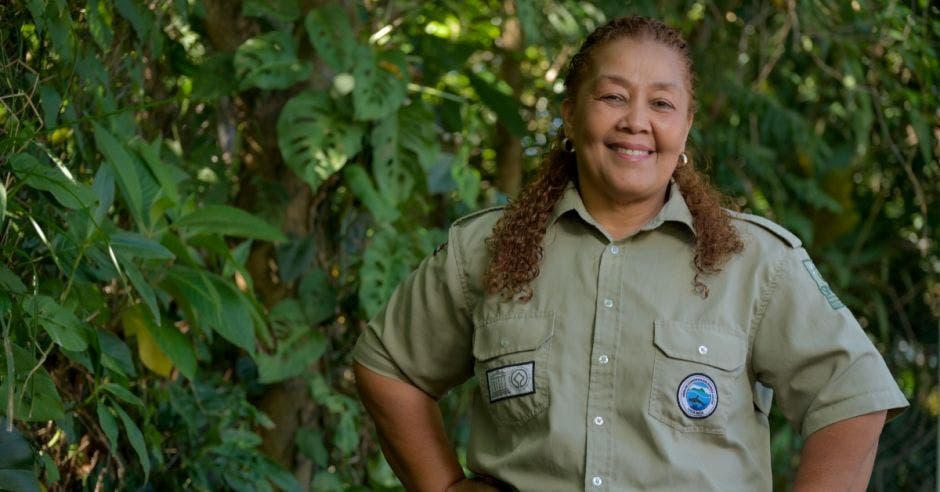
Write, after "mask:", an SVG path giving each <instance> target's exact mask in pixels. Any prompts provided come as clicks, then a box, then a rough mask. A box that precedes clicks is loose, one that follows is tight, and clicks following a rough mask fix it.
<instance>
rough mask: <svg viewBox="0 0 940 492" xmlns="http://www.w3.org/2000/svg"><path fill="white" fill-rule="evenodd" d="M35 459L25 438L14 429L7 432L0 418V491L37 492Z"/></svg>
mask: <svg viewBox="0 0 940 492" xmlns="http://www.w3.org/2000/svg"><path fill="white" fill-rule="evenodd" d="M34 461H35V458H34V455H33V450H32V448H31V447H30V445H29V442H28V441H27V440H26V438H24V437H23V435H22V434H20V432H19V431H18V430H16V428H15V427H14V428H13V431H12V432H8V431H7V420H6V419H5V418H0V490H9V491H12V492H32V491H36V492H38V491H39V490H40V489H39V480H38V479H37V478H36V473H35V471H34V468H33V467H34V465H33V463H34Z"/></svg>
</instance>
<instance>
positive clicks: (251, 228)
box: [175, 205, 287, 241]
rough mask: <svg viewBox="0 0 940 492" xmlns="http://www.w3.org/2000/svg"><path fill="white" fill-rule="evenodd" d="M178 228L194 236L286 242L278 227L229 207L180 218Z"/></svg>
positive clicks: (210, 207)
mask: <svg viewBox="0 0 940 492" xmlns="http://www.w3.org/2000/svg"><path fill="white" fill-rule="evenodd" d="M175 225H176V227H177V228H179V229H182V230H184V231H186V232H189V233H192V234H220V235H224V236H235V237H247V238H252V239H260V240H262V241H286V240H287V237H286V236H285V235H284V233H282V232H281V231H280V230H279V229H278V228H277V227H274V226H272V225H271V224H270V223H268V222H266V221H264V220H262V219H260V218H258V217H255V216H254V215H251V214H250V213H248V212H246V211H244V210H242V209H240V208H237V207H231V206H228V205H206V206H204V207H200V208H197V209H196V210H194V211H193V212H191V213H189V214H188V215H185V216H183V217H180V218H179V220H177V221H176V223H175Z"/></svg>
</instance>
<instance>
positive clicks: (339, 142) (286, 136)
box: [277, 91, 364, 189]
mask: <svg viewBox="0 0 940 492" xmlns="http://www.w3.org/2000/svg"><path fill="white" fill-rule="evenodd" d="M363 133H364V132H363V130H362V127H361V126H360V125H358V124H356V123H351V122H349V121H346V120H345V119H343V118H341V117H340V116H339V115H338V114H337V112H336V110H334V109H333V107H332V103H331V101H330V98H329V96H328V95H326V94H324V93H321V92H313V91H306V92H301V93H300V94H298V95H297V96H295V97H294V98H293V99H291V100H290V101H288V102H287V104H285V105H284V109H282V110H281V114H280V116H279V117H278V120H277V142H278V146H279V147H280V149H281V155H282V156H283V157H284V162H285V163H286V164H287V165H288V167H290V168H291V169H292V170H293V171H294V172H295V173H297V175H298V176H300V177H301V178H303V180H304V181H306V182H307V184H309V185H310V187H311V188H313V189H316V188H317V187H319V186H320V183H322V182H323V181H324V180H326V179H327V178H329V177H330V176H332V175H333V173H335V172H337V171H339V170H340V169H342V167H343V166H344V165H345V164H346V162H347V161H348V160H349V159H350V158H352V157H353V156H355V155H356V154H357V153H359V150H360V149H361V148H362V137H363Z"/></svg>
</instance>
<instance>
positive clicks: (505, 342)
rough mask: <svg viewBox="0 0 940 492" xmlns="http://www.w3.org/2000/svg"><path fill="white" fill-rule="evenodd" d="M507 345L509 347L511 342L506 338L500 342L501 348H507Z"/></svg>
mask: <svg viewBox="0 0 940 492" xmlns="http://www.w3.org/2000/svg"><path fill="white" fill-rule="evenodd" d="M507 345H509V340H506V339H505V338H504V339H502V340H500V341H499V346H500V347H505V346H507Z"/></svg>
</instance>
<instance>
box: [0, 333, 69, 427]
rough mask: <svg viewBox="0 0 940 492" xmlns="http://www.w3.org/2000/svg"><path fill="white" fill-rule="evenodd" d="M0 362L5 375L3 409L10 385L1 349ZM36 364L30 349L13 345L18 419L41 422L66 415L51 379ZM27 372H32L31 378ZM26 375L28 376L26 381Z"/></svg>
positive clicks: (0, 387)
mask: <svg viewBox="0 0 940 492" xmlns="http://www.w3.org/2000/svg"><path fill="white" fill-rule="evenodd" d="M0 362H2V363H0V367H2V368H4V369H3V372H2V374H4V377H3V379H0V401H2V402H4V406H3V408H6V405H5V403H6V401H7V395H8V394H9V391H10V386H11V385H10V381H9V380H8V378H7V377H6V370H5V369H6V367H7V365H6V357H5V356H4V353H3V351H0ZM38 364H39V362H38V361H37V360H36V358H35V357H33V355H32V354H31V353H30V352H28V351H27V350H25V349H23V348H21V347H19V346H18V345H13V369H14V374H15V377H14V384H13V391H14V395H15V398H14V403H15V406H14V414H15V417H16V418H17V419H19V420H24V421H27V422H44V421H49V420H55V419H58V418H62V417H63V416H64V415H65V412H64V407H63V405H62V399H61V398H60V397H59V392H58V390H56V387H55V384H54V383H53V382H52V378H51V377H50V376H49V373H48V372H46V369H45V368H44V367H42V366H39V365H38ZM34 370H35V372H34ZM30 374H32V376H31V377H29V376H30ZM27 377H29V380H28V381H27V379H26V378H27ZM24 384H25V385H26V386H25V387H24V386H23V385H24Z"/></svg>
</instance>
